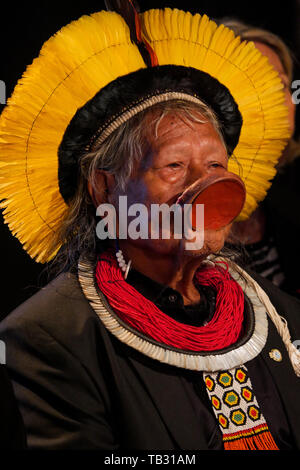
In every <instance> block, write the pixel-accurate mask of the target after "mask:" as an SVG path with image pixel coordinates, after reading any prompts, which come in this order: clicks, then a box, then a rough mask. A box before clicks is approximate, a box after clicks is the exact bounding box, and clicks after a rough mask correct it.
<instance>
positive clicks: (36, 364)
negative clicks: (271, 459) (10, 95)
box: [0, 2, 300, 450]
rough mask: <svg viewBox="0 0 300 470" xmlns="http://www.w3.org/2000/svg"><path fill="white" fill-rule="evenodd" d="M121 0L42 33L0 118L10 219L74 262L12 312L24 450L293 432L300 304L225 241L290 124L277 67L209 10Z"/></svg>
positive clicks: (277, 443)
mask: <svg viewBox="0 0 300 470" xmlns="http://www.w3.org/2000/svg"><path fill="white" fill-rule="evenodd" d="M117 3H118V2H117ZM121 3H124V2H121ZM125 3H126V5H127V8H126V11H123V10H121V11H119V13H121V14H122V15H124V18H125V20H126V22H127V24H126V22H125V20H124V19H123V18H122V16H121V15H120V14H117V13H110V12H109V13H107V12H101V13H98V14H95V15H93V16H92V17H85V18H82V19H80V20H79V21H78V22H75V23H74V24H71V25H70V26H69V27H66V28H64V29H63V30H62V31H61V32H60V33H59V34H58V35H56V36H55V37H54V38H52V39H51V40H50V41H49V42H48V43H46V45H45V46H44V47H43V51H42V54H41V56H40V57H39V58H38V59H37V60H36V62H35V63H34V64H33V65H32V67H31V69H29V70H28V73H27V75H26V76H24V79H23V81H22V87H19V88H17V90H16V91H15V97H14V99H12V100H11V102H10V103H9V106H8V108H7V110H6V113H5V114H4V118H3V122H2V133H3V141H4V143H3V144H2V145H3V148H4V149H6V151H7V155H8V156H7V157H6V158H3V165H2V166H3V170H2V171H3V173H4V175H5V176H6V177H7V184H6V185H3V190H2V193H3V194H2V193H1V194H2V196H3V197H4V198H5V199H6V202H5V207H6V208H7V210H6V217H7V219H6V220H7V222H8V223H9V224H10V226H11V228H12V229H13V230H14V232H15V233H16V234H17V236H18V237H19V238H20V239H21V241H22V242H23V243H24V247H25V248H26V249H27V251H28V252H29V253H30V254H31V255H32V256H34V257H36V258H37V259H38V260H39V261H47V260H50V259H51V258H53V256H55V257H56V258H55V259H56V262H57V264H56V265H57V266H58V267H59V270H60V271H61V273H60V275H59V276H58V277H57V278H56V279H55V280H54V281H53V282H51V283H50V284H49V285H48V286H47V287H46V288H45V289H43V290H41V291H40V292H39V293H38V294H37V295H35V296H34V297H32V298H31V299H30V300H29V301H27V302H26V303H25V304H23V305H22V306H21V307H19V308H18V309H17V310H16V311H15V312H13V313H12V314H10V315H9V316H8V317H7V318H6V319H5V320H4V321H3V322H2V324H1V330H0V333H1V338H3V339H4V340H5V341H6V344H7V351H8V366H9V368H10V371H11V374H12V377H13V380H14V386H15V390H16V395H17V398H18V400H19V402H20V406H21V411H22V413H23V416H24V420H25V424H26V427H27V432H28V442H29V446H30V447H31V448H34V449H107V450H108V449H109V450H113V449H122V448H131V449H248V450H251V449H269V450H270V449H273V450H274V449H291V448H299V447H300V440H299V439H300V438H299V436H300V432H299V431H300V429H299V427H300V423H299V418H298V416H299V403H298V400H297V397H298V393H299V375H300V365H299V364H300V363H299V353H298V352H297V349H296V348H295V346H294V345H293V344H292V340H293V341H294V340H296V339H297V335H298V334H299V330H300V329H299V313H300V312H299V304H298V303H297V301H296V300H294V299H291V298H289V297H288V296H285V295H284V294H282V293H281V292H280V291H277V290H276V289H275V288H274V287H272V286H270V285H269V284H267V281H263V280H261V279H257V280H255V279H254V278H252V277H251V276H250V275H249V274H248V273H246V272H244V271H242V270H241V268H239V267H238V266H237V265H235V264H234V263H232V262H231V261H230V258H226V257H224V256H225V255H224V254H220V252H221V250H222V247H223V244H224V241H225V239H226V236H227V234H228V230H229V229H230V225H231V223H232V221H233V220H234V219H235V218H236V217H237V216H238V214H239V213H240V212H241V217H247V215H249V214H250V213H251V211H252V210H253V209H254V208H255V205H256V204H257V201H258V200H259V199H260V198H261V197H263V195H264V193H265V190H266V188H267V187H268V184H269V183H268V178H270V177H271V175H272V174H274V172H273V166H274V165H275V163H276V161H275V160H274V161H271V158H270V157H269V154H270V150H271V149H272V152H271V154H272V155H277V157H279V155H280V152H281V149H282V146H283V145H284V143H285V141H286V138H287V137H288V131H287V129H288V123H287V118H286V116H287V113H286V109H285V106H284V104H283V103H284V96H283V94H282V93H281V91H280V88H281V85H280V79H279V78H278V76H277V74H276V73H275V72H274V71H273V70H272V68H271V66H270V65H269V64H268V63H267V62H266V61H265V60H264V59H263V58H262V56H261V54H260V53H259V52H258V51H257V50H256V49H255V47H254V46H253V45H252V44H245V43H244V44H240V42H239V40H237V39H236V38H235V37H234V35H233V34H232V33H231V32H230V31H229V30H228V29H226V28H223V27H219V28H217V26H216V25H215V23H213V22H210V21H209V20H208V19H207V17H205V16H204V17H200V15H195V16H194V17H192V16H191V15H190V14H188V13H183V12H180V11H178V10H174V11H172V10H168V9H167V10H165V11H161V10H151V11H150V12H146V13H144V14H143V15H138V13H137V12H136V10H135V9H134V8H133V4H132V2H128V4H127V2H125ZM127 25H128V26H127ZM133 43H134V44H133ZM53 65H55V67H54V68H53ZM145 65H146V67H145ZM41 74H42V76H43V78H44V80H45V81H43V82H42V83H43V86H40V85H39V84H40V83H41ZM37 77H38V78H37ZM241 89H242V91H241ZM33 92H34V93H35V94H36V96H37V98H36V101H35V103H34V105H32V107H31V108H30V110H28V108H26V111H25V110H24V111H23V112H22V113H21V115H19V117H18V119H17V116H16V114H14V118H13V113H16V110H17V108H16V106H17V105H20V104H21V102H22V99H23V100H25V101H26V96H27V94H30V93H31V94H32V93H33ZM17 121H18V126H19V124H20V123H22V128H21V130H19V131H17V129H16V127H15V123H16V122H17ZM9 143H10V146H9V145H8V144H9ZM13 149H14V151H15V153H14V160H13V161H14V162H15V163H14V164H13V168H14V172H15V174H14V175H12V173H11V165H12V157H9V155H12V153H11V150H13ZM57 150H58V157H59V158H58V162H57V156H56V153H57ZM18 152H19V153H18ZM24 152H25V155H26V161H25V162H24ZM43 152H44V154H43ZM233 152H235V153H234V156H235V159H238V161H239V165H241V167H242V171H241V176H242V177H243V180H242V179H241V178H240V176H238V168H239V167H238V164H237V163H236V160H232V159H233V158H234V157H231V158H230V160H228V159H229V157H230V156H231V155H232V154H233ZM267 156H268V157H267ZM274 158H275V157H274ZM230 162H232V163H230ZM57 164H58V172H57ZM235 164H236V165H237V166H235ZM24 165H25V172H24ZM228 165H230V171H228V168H229V167H228ZM234 170H235V171H234ZM24 174H25V177H24ZM57 175H58V182H57ZM24 180H25V181H24ZM21 181H23V183H21ZM253 182H256V185H255V184H253ZM246 193H247V197H246V200H245V195H246ZM124 197H126V201H127V207H128V213H126V214H124V213H123V212H122V211H123V209H122V207H123V206H122V203H121V202H120V201H123V200H124V199H122V198H124ZM21 199H22V204H21V201H20V200H21ZM136 204H138V205H139V206H138V207H140V208H141V207H142V208H145V211H146V212H145V213H146V219H145V218H144V219H143V221H144V222H143V224H142V225H143V226H142V227H141V226H140V227H138V225H139V224H138V222H137V220H134V219H133V217H134V215H136V211H135V210H134V209H136V207H137V206H136ZM154 205H156V206H157V205H158V206H159V207H162V206H163V205H164V206H163V207H164V208H166V207H167V208H168V207H169V208H170V209H171V207H173V208H175V209H174V211H173V212H172V213H171V214H169V216H170V217H169V225H168V226H167V228H166V225H165V222H166V220H165V216H163V217H160V218H159V219H158V223H157V224H156V229H157V230H156V231H154V235H155V236H150V235H149V233H152V232H151V229H152V227H153V222H154V221H153V212H152V208H153V206H154ZM203 205H204V218H201V217H200V218H197V216H198V214H199V213H200V214H201V210H199V208H201V207H203ZM29 207H31V210H29ZM110 207H112V208H113V213H115V214H117V216H118V217H117V218H116V219H115V220H114V221H113V222H114V224H113V225H112V226H111V225H109V223H108V226H109V227H108V230H107V232H106V237H105V233H104V231H103V230H102V229H103V227H104V225H105V224H104V223H103V221H104V217H105V210H104V209H106V210H108V209H109V208H110ZM186 207H189V211H188V215H187V216H186V217H185V216H183V218H182V219H181V220H182V223H181V222H180V223H178V219H177V218H176V217H177V215H178V214H181V215H182V214H183V213H184V209H185V208H186ZM176 211H177V212H176ZM170 212H171V211H170ZM29 213H30V214H29ZM21 214H23V219H22V220H21V221H20V220H17V219H18V217H19V216H20V215H21ZM165 214H166V213H165ZM99 216H100V218H99ZM127 216H128V217H127ZM124 220H125V221H126V226H127V227H128V228H129V226H130V225H131V227H135V230H133V231H132V232H131V234H132V233H134V236H129V235H130V230H128V232H126V231H124V227H123V222H124ZM139 220H142V219H139ZM186 221H187V230H181V229H182V225H184V229H186V224H185V222H186ZM27 224H28V226H27ZM99 224H100V225H99ZM132 224H133V225H132ZM140 225H141V224H140ZM111 227H113V228H111ZM139 232H140V234H143V235H141V236H140V237H139V236H138V235H139ZM145 234H148V236H146V235H145ZM199 235H200V236H199ZM191 244H192V247H191ZM281 315H282V316H284V317H285V319H282V317H281ZM286 320H287V321H286ZM290 335H292V339H291V337H290Z"/></svg>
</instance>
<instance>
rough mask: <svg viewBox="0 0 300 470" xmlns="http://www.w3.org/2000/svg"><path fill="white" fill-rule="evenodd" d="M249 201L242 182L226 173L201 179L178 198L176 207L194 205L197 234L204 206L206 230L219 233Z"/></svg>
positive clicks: (232, 174)
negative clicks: (199, 214)
mask: <svg viewBox="0 0 300 470" xmlns="http://www.w3.org/2000/svg"><path fill="white" fill-rule="evenodd" d="M245 199H246V188H245V185H244V183H243V181H242V180H241V178H240V177H239V176H238V175H236V174H234V173H230V172H228V171H227V170H225V169H224V170H222V171H218V173H217V174H216V175H212V174H210V175H208V176H204V177H201V178H199V179H198V180H196V181H195V182H194V183H193V184H192V185H190V186H189V187H188V188H187V189H186V190H185V191H184V192H183V193H182V194H181V196H180V197H179V198H178V200H177V204H180V205H183V204H192V212H191V214H192V215H191V217H192V228H193V230H197V226H196V220H197V218H196V212H197V205H198V204H203V205H204V229H205V230H208V229H210V230H219V229H221V228H223V227H226V226H227V225H229V224H230V223H231V222H233V221H234V219H235V218H236V217H237V216H238V215H239V213H240V212H241V210H242V209H243V206H244V203H245Z"/></svg>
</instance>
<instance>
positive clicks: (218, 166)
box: [210, 162, 224, 168]
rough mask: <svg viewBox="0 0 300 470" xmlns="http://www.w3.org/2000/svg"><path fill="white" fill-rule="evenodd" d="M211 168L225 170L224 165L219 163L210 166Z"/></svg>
mask: <svg viewBox="0 0 300 470" xmlns="http://www.w3.org/2000/svg"><path fill="white" fill-rule="evenodd" d="M210 166H211V167H212V168H224V167H223V165H221V163H218V162H213V163H211V164H210Z"/></svg>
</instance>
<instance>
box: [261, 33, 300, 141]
mask: <svg viewBox="0 0 300 470" xmlns="http://www.w3.org/2000/svg"><path fill="white" fill-rule="evenodd" d="M254 44H255V46H256V47H257V49H258V50H259V51H260V52H261V53H262V54H263V55H265V56H266V57H268V59H269V62H270V64H271V65H272V66H273V67H274V69H275V70H276V72H278V74H279V76H280V78H281V80H282V83H283V86H284V89H283V91H284V93H285V102H286V105H287V107H288V111H289V124H290V130H291V133H292V134H293V133H294V129H295V111H296V105H295V104H294V103H293V100H292V95H291V90H290V83H289V78H288V76H287V74H286V71H285V70H284V67H283V65H282V62H281V60H280V58H279V57H278V55H277V54H276V52H275V51H274V50H273V49H272V48H271V47H269V46H267V45H266V44H263V43H261V42H255V43H254Z"/></svg>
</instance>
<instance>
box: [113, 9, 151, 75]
mask: <svg viewBox="0 0 300 470" xmlns="http://www.w3.org/2000/svg"><path fill="white" fill-rule="evenodd" d="M105 7H106V9H107V10H108V11H115V12H116V13H118V14H119V15H121V16H122V17H123V18H124V20H125V21H126V23H127V25H128V27H129V30H130V39H131V41H132V42H133V43H134V44H136V45H137V47H138V48H139V51H140V54H141V56H142V57H143V60H144V62H145V64H146V65H147V67H151V66H152V65H153V56H154V55H155V54H154V53H152V57H151V53H150V52H149V50H150V49H151V48H149V47H148V48H147V47H146V45H145V43H144V42H143V40H142V38H141V34H140V31H139V29H140V23H139V19H138V13H139V11H140V7H139V5H138V3H137V1H136V0H105ZM137 25H138V26H139V28H138V26H137Z"/></svg>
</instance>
